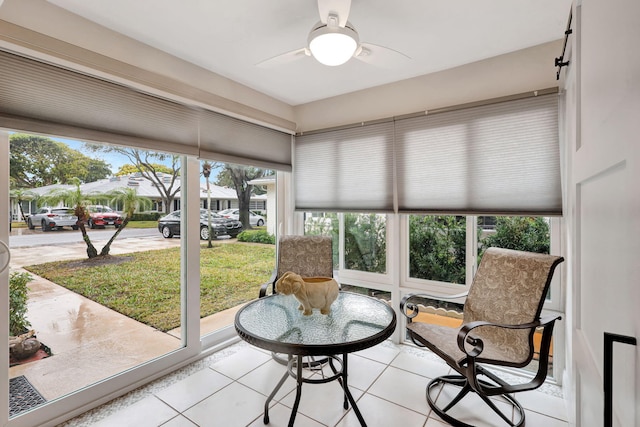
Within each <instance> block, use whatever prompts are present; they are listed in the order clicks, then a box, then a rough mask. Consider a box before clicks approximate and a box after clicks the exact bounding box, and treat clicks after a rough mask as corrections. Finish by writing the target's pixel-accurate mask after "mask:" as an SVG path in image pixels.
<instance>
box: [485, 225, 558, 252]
mask: <svg viewBox="0 0 640 427" xmlns="http://www.w3.org/2000/svg"><path fill="white" fill-rule="evenodd" d="M481 244H482V253H484V251H485V250H486V249H487V248H489V247H491V246H497V247H500V248H506V249H515V250H519V251H528V252H538V253H543V254H548V253H549V247H550V238H549V223H548V222H547V220H546V219H545V218H543V217H527V216H499V217H496V230H495V233H494V234H491V235H489V236H487V237H486V238H484V239H483V240H482V242H481Z"/></svg>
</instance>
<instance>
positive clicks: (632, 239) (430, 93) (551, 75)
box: [0, 0, 640, 427]
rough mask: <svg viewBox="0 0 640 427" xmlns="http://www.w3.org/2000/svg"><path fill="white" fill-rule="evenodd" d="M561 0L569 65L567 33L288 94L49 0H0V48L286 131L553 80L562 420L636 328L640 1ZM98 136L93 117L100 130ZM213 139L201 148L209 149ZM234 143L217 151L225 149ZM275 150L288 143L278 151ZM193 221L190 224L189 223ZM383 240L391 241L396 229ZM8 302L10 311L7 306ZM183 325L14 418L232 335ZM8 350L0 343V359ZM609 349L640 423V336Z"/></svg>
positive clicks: (620, 403) (584, 417)
mask: <svg viewBox="0 0 640 427" xmlns="http://www.w3.org/2000/svg"><path fill="white" fill-rule="evenodd" d="M36 3H37V6H34V5H35V4H36ZM0 4H2V2H0ZM36 12H37V13H36ZM567 13H568V14H569V11H567ZM571 13H572V16H573V23H574V25H573V27H572V36H571V37H569V38H568V41H567V50H566V52H565V53H564V55H563V59H564V61H566V62H568V66H566V67H563V68H562V70H560V71H559V72H558V80H556V71H557V70H556V69H555V68H554V67H553V62H554V58H558V57H559V56H560V55H561V54H562V52H563V43H564V40H557V41H556V42H552V43H545V44H543V45H539V46H534V47H531V48H529V49H524V50H522V51H516V52H512V53H510V54H506V55H501V56H499V57H494V58H489V59H487V60H483V61H478V62H475V63H472V64H468V65H464V66H460V67H456V68H454V69H450V70H444V71H440V72H436V73H432V74H429V75H424V76H419V77H415V78H412V79H408V80H405V81H402V82H399V83H394V84H388V85H384V86H382V87H374V88H370V89H367V90H362V91H358V92H354V93H350V94H347V95H341V96H336V97H333V98H329V99H323V100H318V101H315V102H311V103H309V104H305V105H298V106H292V105H288V104H286V103H284V102H282V101H280V100H278V99H275V98H271V97H269V96H268V95H265V94H261V93H257V92H256V91H254V90H251V89H249V88H247V87H245V86H242V85H241V84H239V83H237V82H232V81H229V80H228V79H225V78H224V77H222V76H218V75H213V74H212V73H209V72H207V71H206V70H204V69H202V68H199V67H196V66H194V65H192V64H189V63H186V62H185V61H182V60H181V59H179V58H176V57H171V56H169V55H167V54H165V53H162V52H159V51H157V50H155V49H152V48H150V47H149V46H146V45H143V44H141V43H138V42H135V41H133V40H131V39H127V38H126V37H123V36H121V35H120V34H115V33H113V32H110V31H109V30H106V29H105V28H104V27H100V26H99V25H97V24H94V23H92V22H89V21H87V20H83V19H79V18H78V17H77V16H74V15H73V14H70V13H68V12H66V11H63V10H61V9H58V8H56V7H55V6H53V5H52V4H51V3H49V2H26V1H23V0H20V1H15V2H14V1H11V0H4V4H3V5H2V8H1V9H0V49H1V50H3V51H9V52H15V53H18V54H21V55H25V56H28V57H30V58H35V59H36V60H37V61H36V62H38V63H45V62H46V63H54V64H57V65H59V66H61V67H64V68H71V69H75V70H78V71H81V72H83V73H89V74H92V75H96V76H100V77H103V78H109V79H111V80H113V81H118V82H122V81H125V82H126V83H127V84H128V85H130V86H131V87H134V88H143V89H145V90H146V91H147V92H150V93H154V94H156V95H158V96H160V97H167V98H170V99H176V100H184V99H188V100H190V101H193V103H194V104H198V105H203V104H204V105H208V106H209V107H210V108H211V109H212V110H216V111H220V110H222V111H226V112H228V113H229V115H231V116H234V117H238V116H241V117H245V118H247V120H248V121H251V122H253V123H256V122H258V123H262V124H265V125H267V126H271V127H273V128H277V129H286V130H288V131H289V132H290V134H291V135H294V134H295V132H300V131H310V130H315V129H323V128H329V127H333V126H341V125H344V124H346V123H360V122H363V121H366V120H375V119H378V118H381V117H393V116H398V115H402V114H407V113H410V112H416V111H425V110H431V109H437V108H444V107H447V106H452V105H460V104H465V103H470V102H476V101H481V100H486V99H492V98H496V97H500V96H507V95H512V94H519V93H524V92H529V91H537V90H539V89H541V88H548V87H557V88H558V89H559V91H560V93H561V101H560V102H561V105H560V110H561V114H562V120H561V121H560V129H559V132H560V134H561V139H562V143H561V147H560V149H561V159H562V162H561V171H562V175H563V183H562V194H563V207H564V209H563V212H564V213H563V218H562V225H561V232H560V236H561V240H562V243H561V248H562V249H561V253H562V255H563V256H564V257H565V259H566V262H565V264H564V266H563V270H562V271H563V272H562V274H561V275H562V282H563V287H562V302H563V307H562V310H563V313H564V314H563V322H562V323H561V324H560V327H558V328H557V329H558V331H559V332H558V334H561V335H563V336H564V338H565V339H564V342H565V348H564V350H563V352H562V353H563V355H562V356H560V355H559V354H558V353H557V352H556V353H554V357H563V359H564V360H565V361H566V369H565V372H564V373H563V389H564V396H565V400H566V403H567V407H568V408H569V417H570V420H569V424H570V425H572V426H586V427H590V426H596V425H602V422H601V420H602V414H603V407H604V403H603V401H604V391H603V387H602V384H603V370H604V368H603V362H604V360H603V359H604V357H603V334H604V333H606V332H614V333H618V334H622V335H626V336H631V337H637V336H639V335H640V311H638V310H637V304H638V301H640V287H639V286H638V284H637V281H638V280H637V278H638V277H640V263H638V262H637V260H638V258H640V239H638V234H639V233H640V193H639V192H638V191H637V183H638V182H640V144H638V141H637V135H638V134H639V132H640V128H639V123H640V121H639V120H638V117H639V116H640V56H639V55H638V54H637V48H636V44H637V41H638V40H640V21H639V17H640V3H639V2H637V1H634V0H612V1H608V2H602V1H594V0H576V1H575V2H574V4H573V6H572V10H571ZM0 127H2V128H5V129H14V128H22V129H24V130H27V131H32V132H43V133H47V132H48V133H52V134H55V133H58V134H63V133H66V134H69V133H72V131H78V130H77V129H75V128H73V129H72V128H71V127H70V126H69V125H66V124H56V123H49V124H48V125H47V126H45V125H43V124H42V123H39V122H37V121H35V122H32V123H28V122H27V121H25V120H22V119H19V118H15V117H12V116H11V115H10V114H3V115H2V116H0ZM103 136H104V135H103V134H101V133H100V132H99V130H96V131H95V138H96V139H99V138H101V137H103ZM115 137H117V136H115ZM115 137H114V138H115ZM118 138H119V139H117V140H114V142H117V143H121V144H127V143H130V144H131V143H132V142H131V141H130V140H128V139H127V138H128V137H127V136H121V137H118ZM158 145H159V146H165V145H166V144H165V145H163V144H158ZM0 147H1V148H0V149H1V150H2V151H0V160H1V161H2V163H3V165H4V166H3V167H2V168H0V170H7V168H8V154H7V151H8V148H7V147H8V135H7V134H6V133H5V134H4V135H3V134H1V133H0ZM199 148H200V147H195V148H194V147H193V146H185V148H184V149H183V151H182V154H184V155H185V156H187V157H188V160H187V165H186V169H187V174H189V173H190V174H191V175H192V177H191V178H188V179H190V181H189V182H191V183H193V182H198V178H197V175H198V168H199V162H198V155H199V154H200V152H199V151H198V149H199ZM214 148H215V147H214ZM214 148H210V150H209V153H215V152H216V151H215V149H214ZM202 151H206V150H204V149H203V150H202ZM282 151H283V152H284V151H286V150H282ZM235 154H236V153H233V154H224V155H223V156H222V157H225V156H226V157H225V158H228V159H235V157H234V156H235ZM280 154H282V155H283V156H285V157H286V153H280ZM289 154H290V152H289ZM209 155H212V154H209ZM277 160H278V159H273V158H272V159H270V160H269V161H274V162H275V161H277ZM283 169H286V168H283ZM289 172H290V171H289V170H279V171H278V174H277V180H278V189H277V191H278V194H279V195H282V196H283V197H282V198H280V199H279V201H278V207H277V210H278V218H279V224H278V228H279V229H281V230H282V232H283V233H285V234H286V233H295V232H299V230H300V223H299V216H297V215H296V213H295V208H294V203H293V202H292V200H291V197H290V195H291V194H292V191H291V190H290V188H291V186H292V185H293V183H292V182H291V180H292V179H291V176H290V173H289ZM7 179H8V178H7V175H6V174H5V175H3V176H2V177H1V178H0V181H2V182H3V184H4V185H2V186H0V188H1V189H0V197H2V198H4V199H5V200H8V187H9V186H8V182H7ZM188 192H189V194H188V195H187V197H186V199H189V197H190V198H191V200H193V199H200V200H201V194H202V193H201V190H195V189H191V187H189V190H188ZM183 196H184V195H183ZM5 215H8V212H7V210H5V211H4V212H0V224H5V225H4V226H3V228H2V229H0V239H2V240H3V241H8V222H9V221H8V218H7V217H5ZM270 215H272V213H271V212H270ZM194 222H197V221H194ZM190 233H192V235H194V236H195V235H196V234H197V232H196V231H195V230H194V231H192V232H190ZM194 242H195V243H186V245H188V246H189V248H190V249H194V248H195V250H193V251H192V252H197V239H194ZM393 242H394V244H399V242H400V238H399V237H398V238H396V239H395V240H394V241H393ZM394 248H395V249H398V250H397V251H395V252H398V253H399V252H400V250H399V248H397V247H395V246H394ZM194 264H195V263H194ZM391 276H392V277H391V279H390V282H391V285H390V286H392V291H393V294H394V296H395V297H396V298H397V297H399V296H400V295H401V293H402V292H405V291H407V289H405V288H401V287H400V282H401V279H402V278H401V277H400V274H399V273H396V275H391ZM0 281H1V282H2V283H3V285H4V286H6V285H7V283H8V272H5V273H3V274H2V276H0ZM5 306H6V304H5ZM4 310H5V311H3V314H4V316H3V317H4V318H6V317H7V315H6V310H7V308H6V307H5V308H4ZM196 314H197V313H196ZM190 319H192V318H190ZM189 327H190V328H187V332H185V333H184V336H185V338H184V343H185V344H184V348H182V349H181V350H180V351H177V352H175V353H172V354H171V355H169V356H167V357H166V358H162V359H161V360H157V361H153V363H149V364H147V365H145V366H144V367H142V368H141V369H136V370H131V371H129V372H127V374H126V376H127V378H123V377H122V376H120V377H118V378H115V379H113V380H111V381H110V382H108V383H104V384H100V385H99V386H98V387H93V388H89V389H87V390H83V393H78V394H74V395H72V396H68V397H66V398H65V399H63V400H61V401H59V402H53V403H52V404H51V405H47V407H46V408H45V409H46V410H45V411H43V412H39V411H38V410H36V411H33V412H32V413H29V414H26V417H25V418H23V420H21V421H20V422H21V423H22V424H20V425H29V423H31V425H36V424H40V425H55V424H56V423H57V422H60V421H64V420H65V419H67V418H68V417H69V416H70V415H69V414H71V415H72V414H77V413H80V412H81V411H83V410H87V409H90V408H92V407H95V406H97V405H99V404H101V403H103V402H104V401H105V399H106V396H110V397H114V396H116V395H118V394H122V393H124V392H126V391H128V390H130V389H132V387H133V386H134V384H135V383H136V382H138V383H141V382H143V381H149V380H150V379H153V378H157V377H159V376H160V375H161V374H162V373H163V372H167V371H169V370H171V369H175V368H176V367H179V366H182V365H183V364H184V363H185V361H187V360H195V359H197V358H198V357H201V355H200V352H201V349H202V348H206V347H207V346H211V347H212V346H215V345H219V344H220V343H221V342H224V340H225V339H230V337H231V334H227V335H224V333H221V335H220V336H218V337H216V338H215V339H212V340H211V341H206V340H204V341H201V340H200V337H199V336H198V334H197V319H196V320H190V321H189ZM193 330H196V332H191V331H193ZM3 333H4V335H0V336H3V337H4V338H5V339H6V338H7V336H6V332H3ZM396 338H398V337H396ZM556 350H558V349H556ZM1 357H4V358H5V359H2V358H1ZM6 357H7V356H6V355H5V356H0V360H3V361H4V362H5V366H6ZM613 357H614V365H615V366H616V367H617V368H624V369H617V370H616V371H615V372H614V378H613V380H614V383H615V384H616V386H615V387H616V397H617V400H616V401H615V406H614V411H615V419H616V422H615V424H614V425H619V426H633V425H640V410H639V409H638V408H640V374H639V373H640V347H637V346H635V347H634V346H623V345H620V347H616V350H615V353H614V355H613ZM7 382H8V379H7V378H6V377H3V381H2V383H1V385H2V387H0V389H3V390H4V391H2V392H0V397H3V398H2V399H0V400H2V401H5V402H6V401H7V400H8V398H7V392H6V390H7ZM65 414H66V415H65ZM0 417H1V421H2V422H3V423H7V420H8V415H7V411H6V408H5V409H0ZM9 425H12V424H9ZM14 425H18V424H14Z"/></svg>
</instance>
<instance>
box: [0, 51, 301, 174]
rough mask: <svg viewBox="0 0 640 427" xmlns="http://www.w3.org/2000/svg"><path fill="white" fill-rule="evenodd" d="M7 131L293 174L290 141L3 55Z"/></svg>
mask: <svg viewBox="0 0 640 427" xmlns="http://www.w3.org/2000/svg"><path fill="white" fill-rule="evenodd" d="M0 127H4V128H7V129H13V130H18V131H23V132H36V133H46V134H54V135H58V136H64V137H69V138H76V139H80V140H88V141H95V142H106V143H112V144H121V145H126V146H131V147H136V148H141V149H147V150H157V151H164V152H169V153H176V154H186V155H193V156H198V155H200V154H201V153H202V154H203V156H204V157H206V158H216V159H217V160H222V161H233V162H234V163H239V164H246V165H254V166H262V167H267V168H272V169H278V170H285V171H286V170H291V135H288V134H286V133H283V132H279V131H275V130H272V129H268V128H266V127H263V126H260V125H256V124H253V123H249V122H245V121H242V120H238V119H236V118H233V117H230V116H225V115H223V114H219V113H216V112H213V111H207V110H204V109H202V108H200V107H194V106H190V105H184V104H181V103H177V102H173V101H171V100H167V99H164V98H159V97H156V96H153V95H150V94H146V93H142V92H140V91H137V90H134V89H132V88H129V87H126V86H122V85H120V84H116V83H113V82H108V81H104V80H101V79H98V78H96V77H92V76H87V75H84V74H81V73H78V72H74V71H70V70H67V69H63V68H60V67H56V66H53V65H49V64H45V63H42V62H38V61H35V60H31V59H28V58H24V57H21V56H18V55H14V54H11V53H8V52H2V51H0ZM218 157H223V158H224V159H221V158H218Z"/></svg>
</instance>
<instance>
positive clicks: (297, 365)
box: [263, 353, 367, 427]
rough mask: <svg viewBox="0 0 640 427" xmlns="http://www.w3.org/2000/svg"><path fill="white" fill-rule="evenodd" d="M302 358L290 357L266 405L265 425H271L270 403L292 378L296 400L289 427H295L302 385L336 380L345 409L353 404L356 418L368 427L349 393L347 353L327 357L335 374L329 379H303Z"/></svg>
mask: <svg viewBox="0 0 640 427" xmlns="http://www.w3.org/2000/svg"><path fill="white" fill-rule="evenodd" d="M302 358H303V356H300V355H296V356H292V355H289V357H288V359H289V361H288V363H287V372H285V374H284V375H283V376H282V378H280V381H278V384H277V385H276V387H275V388H274V389H273V391H272V392H271V394H270V395H269V397H267V401H266V402H265V404H264V418H263V421H264V423H265V424H269V403H271V401H272V400H273V398H274V396H275V395H276V393H277V392H278V391H279V390H280V388H281V387H282V385H283V384H284V382H285V381H286V379H287V377H289V376H291V377H293V378H295V379H296V400H295V402H294V404H293V409H292V410H291V417H290V418H289V427H293V423H294V421H295V419H296V415H297V413H298V406H299V405H300V396H301V395H302V383H309V384H323V383H328V382H330V381H334V380H338V382H339V383H340V386H341V387H342V389H343V390H344V403H343V407H344V409H349V404H351V407H352V408H353V412H355V414H356V416H357V417H358V421H360V425H361V426H362V427H366V426H367V424H366V423H365V421H364V418H363V417H362V414H361V413H360V409H358V405H356V401H355V399H354V398H353V395H352V394H351V391H349V385H348V384H347V353H343V354H342V358H340V357H338V356H327V359H328V361H329V366H330V367H331V371H332V372H333V375H331V376H329V377H323V378H317V379H316V378H304V377H303V375H302V368H303V367H304V365H305V363H303V361H302ZM336 363H338V364H339V365H340V369H338V368H336ZM294 369H295V371H294Z"/></svg>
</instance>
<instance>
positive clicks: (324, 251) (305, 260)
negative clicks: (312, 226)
mask: <svg viewBox="0 0 640 427" xmlns="http://www.w3.org/2000/svg"><path fill="white" fill-rule="evenodd" d="M278 250H279V252H278V271H277V274H278V277H281V276H282V275H283V274H284V273H285V272H287V271H293V272H294V273H297V274H299V275H301V276H302V277H320V276H321V277H333V247H332V239H331V237H329V236H282V237H281V238H280V247H279V249H278Z"/></svg>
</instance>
